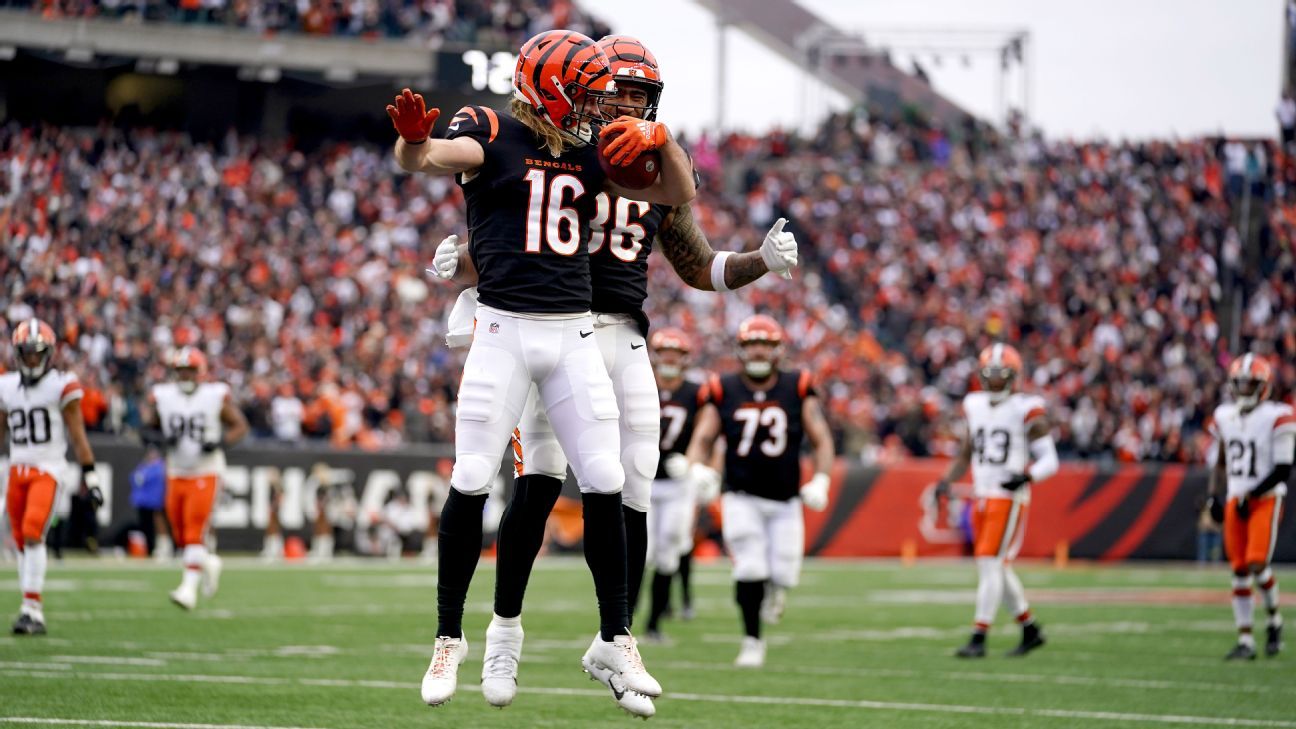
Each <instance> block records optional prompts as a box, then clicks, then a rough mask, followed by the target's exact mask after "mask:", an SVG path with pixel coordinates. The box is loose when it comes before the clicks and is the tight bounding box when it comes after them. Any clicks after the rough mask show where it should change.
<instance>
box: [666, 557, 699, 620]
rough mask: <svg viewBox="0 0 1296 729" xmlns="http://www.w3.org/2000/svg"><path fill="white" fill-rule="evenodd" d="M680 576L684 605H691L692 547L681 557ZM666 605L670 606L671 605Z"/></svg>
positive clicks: (681, 597)
mask: <svg viewBox="0 0 1296 729" xmlns="http://www.w3.org/2000/svg"><path fill="white" fill-rule="evenodd" d="M679 576H680V600H681V602H682V603H683V605H684V607H689V606H690V605H692V604H693V579H692V577H693V550H691V549H690V550H689V551H688V553H687V554H685V555H684V556H683V557H680V566H679ZM666 607H667V608H669V607H670V605H669V604H668V605H667V606H666Z"/></svg>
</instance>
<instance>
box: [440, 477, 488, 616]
mask: <svg viewBox="0 0 1296 729" xmlns="http://www.w3.org/2000/svg"><path fill="white" fill-rule="evenodd" d="M485 507H486V494H481V495H479V496H468V495H465V494H462V493H459V491H457V490H455V489H453V488H452V489H450V495H449V496H448V497H446V502H445V506H444V507H443V508H442V509H441V524H440V527H439V528H438V529H437V554H438V557H437V559H438V564H437V635H438V636H448V637H451V638H458V637H460V636H462V635H463V613H464V602H465V601H467V599H468V586H469V585H470V584H472V578H473V572H475V571H477V560H478V559H479V558H480V557H481V550H482V510H483V509H484V508H485Z"/></svg>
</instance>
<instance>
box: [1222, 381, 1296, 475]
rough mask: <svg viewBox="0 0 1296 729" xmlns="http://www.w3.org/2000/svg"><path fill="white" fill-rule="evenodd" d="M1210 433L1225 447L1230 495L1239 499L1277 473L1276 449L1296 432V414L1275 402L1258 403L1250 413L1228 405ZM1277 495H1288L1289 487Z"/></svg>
mask: <svg viewBox="0 0 1296 729" xmlns="http://www.w3.org/2000/svg"><path fill="white" fill-rule="evenodd" d="M1210 430H1211V435H1213V436H1214V437H1215V440H1216V442H1217V443H1223V445H1224V457H1225V459H1227V460H1226V461H1225V464H1224V467H1225V471H1226V472H1227V473H1228V495H1229V498H1236V497H1238V496H1241V495H1243V494H1245V493H1247V492H1248V491H1250V490H1251V489H1253V488H1255V487H1256V485H1257V484H1259V483H1260V482H1261V481H1263V480H1264V478H1265V477H1266V476H1268V475H1269V473H1270V472H1271V471H1273V467H1274V462H1275V459H1274V455H1275V454H1274V446H1275V444H1276V443H1277V442H1278V441H1280V440H1282V439H1280V438H1279V437H1278V436H1279V435H1284V434H1286V435H1290V434H1291V433H1294V432H1296V414H1293V412H1292V408H1291V406H1290V405H1286V404H1284V403H1279V402H1273V401H1272V400H1266V401H1265V402H1261V403H1258V404H1257V405H1256V406H1255V407H1254V408H1251V410H1250V411H1249V412H1246V413H1244V412H1242V410H1241V408H1239V407H1238V406H1237V404H1236V403H1227V404H1224V405H1220V406H1219V407H1217V408H1215V419H1214V422H1213V423H1211V426H1210ZM1288 442H1289V443H1290V441H1288ZM1288 455H1289V456H1290V454H1288ZM1274 493H1276V494H1279V495H1283V494H1286V493H1287V486H1286V485H1285V484H1278V486H1276V487H1275V488H1274Z"/></svg>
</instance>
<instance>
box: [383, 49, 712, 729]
mask: <svg viewBox="0 0 1296 729" xmlns="http://www.w3.org/2000/svg"><path fill="white" fill-rule="evenodd" d="M513 85H514V88H515V90H516V95H515V98H514V100H513V101H512V103H511V105H510V108H509V110H508V111H507V112H505V111H495V110H493V109H487V108H484V107H471V106H470V107H466V108H464V109H462V110H461V111H460V112H459V113H457V114H456V115H455V117H454V118H453V119H452V120H451V123H450V126H449V133H448V135H447V137H446V138H445V139H429V138H428V137H429V134H430V132H431V129H432V125H433V124H434V123H435V121H436V119H437V116H438V114H439V111H438V110H436V109H432V110H430V111H429V110H427V109H426V107H425V105H424V102H423V99H422V97H420V96H416V95H414V94H412V93H410V91H409V90H408V89H406V90H405V91H404V92H403V93H402V94H401V96H399V97H397V98H396V101H395V103H394V104H392V105H389V106H388V107H387V112H388V114H389V115H390V116H391V118H392V123H393V125H394V126H395V127H396V130H397V131H398V132H399V133H400V137H401V138H400V139H399V140H397V142H396V149H395V153H396V158H397V160H398V161H399V163H400V165H401V167H402V168H403V169H405V170H407V171H410V172H415V171H421V172H427V173H432V174H454V175H457V179H458V182H459V185H460V186H461V187H462V189H463V191H464V198H465V201H466V203H467V212H468V226H469V230H470V232H471V235H472V239H473V245H472V251H471V255H472V262H473V266H474V268H475V270H476V271H477V273H478V285H477V289H478V294H479V296H480V302H481V303H480V306H479V308H478V310H477V325H476V329H475V333H474V337H473V341H472V345H471V348H470V350H469V352H468V357H467V360H466V362H465V364H464V373H463V379H462V381H461V382H460V385H459V397H458V408H457V412H456V417H455V464H454V468H453V471H452V473H451V477H450V482H451V492H450V495H449V497H448V498H447V499H446V504H445V507H444V508H443V510H442V513H441V521H440V530H439V534H438V541H439V545H440V565H439V570H438V575H437V617H438V626H437V639H436V646H435V648H434V654H433V657H432V662H431V665H430V666H429V668H428V670H427V672H426V674H425V675H424V677H423V682H422V686H421V691H422V696H423V700H424V701H425V702H426V703H427V704H429V705H431V706H437V705H440V704H443V703H445V702H446V701H448V700H449V699H450V698H451V697H452V696H453V695H454V692H455V688H456V686H457V681H458V667H459V664H460V663H461V662H462V661H463V660H464V658H465V656H466V655H467V652H468V646H467V643H466V642H465V640H464V637H463V630H462V621H463V609H464V602H465V599H466V597H467V591H468V585H469V583H470V582H471V580H472V575H473V572H474V571H475V569H476V566H477V561H478V558H479V556H480V553H481V533H482V508H483V506H484V505H485V501H486V497H487V494H488V492H489V491H490V488H491V486H492V485H493V483H494V481H495V476H496V474H497V473H498V469H499V463H500V460H501V458H502V457H503V455H504V451H505V449H506V448H507V447H508V444H509V438H510V436H511V434H512V432H513V430H514V425H515V424H516V423H517V422H518V419H519V418H520V417H521V415H522V410H523V408H524V407H525V405H526V402H527V398H528V395H529V393H530V392H531V389H532V388H533V387H534V388H535V389H536V390H537V392H538V394H539V397H540V400H541V401H542V402H543V405H544V409H545V411H546V412H547V414H548V417H549V421H550V422H551V423H552V425H553V429H554V431H555V435H556V437H557V439H558V440H559V441H560V442H561V443H562V446H563V450H564V451H566V452H567V453H568V454H569V455H570V460H571V462H572V469H573V470H574V471H575V473H576V477H577V480H578V482H579V484H580V489H581V492H582V501H583V505H584V524H585V553H586V559H587V561H588V563H589V565H590V571H591V572H592V573H593V576H594V585H595V592H596V593H597V596H598V604H599V622H600V627H599V635H598V636H596V638H595V640H594V642H593V644H592V645H591V648H590V651H589V653H588V654H587V657H588V658H589V660H590V661H591V662H592V663H593V664H594V665H596V666H597V667H599V668H601V669H605V670H608V671H611V672H612V673H614V674H616V675H618V676H619V677H620V679H621V680H623V681H624V682H625V684H626V686H627V687H628V688H630V689H633V690H635V691H637V692H639V693H642V694H645V695H648V696H657V695H660V693H661V685H660V684H659V683H658V682H657V681H656V680H655V679H654V678H653V677H652V676H651V675H650V674H649V673H648V672H647V670H646V669H645V668H644V666H643V663H642V661H641V659H640V656H639V652H638V648H637V647H636V645H635V641H634V638H633V637H632V636H631V635H630V633H629V629H628V626H629V620H630V618H629V611H628V608H627V604H626V537H625V526H624V519H623V517H622V513H621V489H622V486H623V484H624V481H625V473H624V471H623V469H622V467H621V457H620V456H621V448H620V431H619V427H618V420H619V415H620V413H619V411H618V408H617V402H616V396H615V395H614V393H613V390H612V381H611V379H610V378H609V377H608V373H607V369H606V368H605V367H604V366H603V363H602V356H601V354H600V352H599V349H598V345H597V341H596V340H595V339H593V338H592V336H591V335H592V334H593V331H594V321H593V318H592V317H591V315H590V312H589V305H590V300H591V298H592V291H591V289H590V268H589V255H588V245H587V244H588V231H589V229H590V226H591V224H592V222H593V220H594V216H595V214H596V212H597V210H596V203H595V197H596V195H597V193H598V192H599V191H601V190H602V191H607V192H611V193H614V194H618V195H624V194H628V193H630V191H629V190H625V189H622V188H619V187H617V186H615V185H614V184H612V183H611V182H610V181H609V180H608V178H607V176H606V173H605V172H604V171H603V169H602V166H601V164H600V161H599V159H598V154H599V152H598V150H597V149H596V147H595V145H594V142H595V141H596V138H597V135H598V134H600V133H601V132H600V131H599V130H600V128H601V129H602V133H610V134H613V135H615V139H614V140H613V141H612V142H611V143H610V144H609V145H608V149H607V152H608V154H609V155H611V158H612V159H613V160H616V159H618V158H622V157H624V158H625V159H623V160H622V161H623V162H625V161H626V160H633V159H634V158H635V157H636V156H637V155H638V154H640V153H642V152H644V151H646V150H649V149H657V150H659V152H660V154H661V159H662V166H661V167H662V168H661V173H660V175H659V177H658V179H657V180H656V181H655V182H654V183H653V185H652V186H650V187H648V188H646V189H644V190H641V191H636V192H634V193H633V194H634V195H635V196H636V197H639V198H642V199H644V200H647V201H649V202H653V203H660V204H666V205H681V204H684V203H687V202H688V201H689V200H691V199H692V198H693V194H694V181H693V173H692V167H691V165H690V163H689V159H688V155H687V154H685V152H684V150H683V149H681V148H680V147H679V145H678V144H676V143H675V142H674V140H673V139H672V138H671V136H670V134H669V132H668V131H667V130H666V128H665V127H664V126H663V125H661V124H658V123H656V122H644V121H640V120H636V119H621V120H617V121H614V122H610V123H607V124H604V123H603V121H604V120H605V118H606V117H605V115H604V112H603V110H602V108H601V106H600V104H599V100H600V99H601V98H606V97H610V96H611V95H612V94H614V93H615V88H616V87H615V82H614V81H613V79H612V75H611V73H610V72H609V69H608V65H607V56H606V55H605V54H604V53H603V51H602V50H601V49H599V48H598V46H597V45H596V44H595V43H594V41H593V40H591V39H590V38H587V37H586V36H584V35H581V34H580V33H573V32H570V31H549V32H545V33H541V34H539V35H537V36H535V37H534V38H532V39H531V40H529V41H527V43H526V44H525V45H523V47H522V50H521V53H520V54H519V56H518V62H517V68H516V71H515V73H514V81H513ZM487 642H488V643H491V642H495V643H500V644H506V645H509V646H515V647H516V649H515V650H506V651H502V652H499V653H497V654H496V655H494V656H487V658H486V660H487V663H488V665H487V666H486V669H485V670H484V671H483V673H485V674H487V675H489V676H490V677H491V678H492V679H497V680H493V681H492V682H490V684H489V685H485V684H486V683H487V682H485V681H483V684H484V685H483V693H484V694H486V697H487V699H488V700H489V701H490V702H491V703H492V704H495V705H499V706H502V705H505V704H507V703H508V702H509V701H511V700H512V698H513V695H514V693H515V692H516V675H517V666H516V656H517V655H518V654H519V653H520V651H521V644H522V627H521V623H520V621H518V620H516V619H515V620H511V621H510V620H503V621H498V622H497V621H492V624H491V627H490V629H489V630H488V639H487Z"/></svg>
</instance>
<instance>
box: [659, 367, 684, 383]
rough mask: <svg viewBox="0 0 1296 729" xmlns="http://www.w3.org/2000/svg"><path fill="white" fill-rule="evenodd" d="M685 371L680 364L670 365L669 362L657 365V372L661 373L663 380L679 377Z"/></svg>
mask: <svg viewBox="0 0 1296 729" xmlns="http://www.w3.org/2000/svg"><path fill="white" fill-rule="evenodd" d="M683 371H684V370H683V368H681V367H680V366H679V365H668V364H659V365H657V374H658V375H661V378H662V379H663V380H673V379H675V378H676V377H679V376H680V374H681V373H682V372H683Z"/></svg>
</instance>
